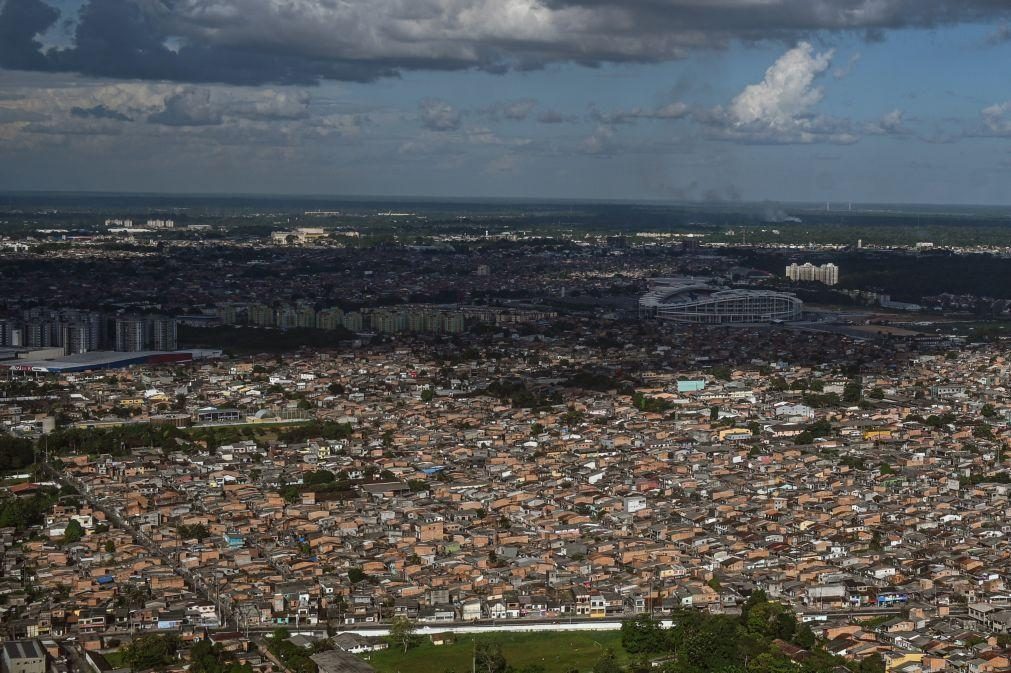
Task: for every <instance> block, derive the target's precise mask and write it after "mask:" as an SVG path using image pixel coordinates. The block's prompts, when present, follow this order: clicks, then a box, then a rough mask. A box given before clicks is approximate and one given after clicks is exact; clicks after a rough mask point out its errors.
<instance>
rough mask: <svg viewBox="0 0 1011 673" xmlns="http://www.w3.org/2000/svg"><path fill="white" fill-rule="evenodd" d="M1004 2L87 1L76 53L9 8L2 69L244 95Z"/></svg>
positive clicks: (941, 13)
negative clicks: (49, 43) (234, 88)
mask: <svg viewBox="0 0 1011 673" xmlns="http://www.w3.org/2000/svg"><path fill="white" fill-rule="evenodd" d="M1007 4H1008V3H1007V2H1006V1H1005V0H762V1H761V2H756V0H711V1H703V0H411V1H410V2H405V1H404V0H343V1H341V2H330V1H325V0H171V1H166V0H87V2H86V3H85V4H84V6H83V8H82V10H81V12H80V15H79V17H78V19H77V24H76V29H75V39H74V41H73V44H72V46H69V47H66V48H60V49H49V50H45V49H44V48H43V45H42V42H41V41H40V39H39V37H38V36H39V35H40V34H42V33H45V32H46V31H47V30H48V29H49V28H51V27H52V26H54V25H56V24H57V23H58V22H59V21H61V20H63V19H67V17H63V18H62V19H61V17H60V15H59V12H57V11H55V10H54V9H53V8H52V7H51V6H50V5H48V4H47V3H46V2H45V1H44V0H6V2H5V3H4V5H3V9H2V10H0V67H3V68H8V69H26V70H48V71H59V72H76V73H81V74H84V75H90V76H98V77H112V78H121V79H144V80H170V81H177V82H223V83H232V84H263V83H281V84H312V83H316V82H318V81H320V80H321V79H332V80H356V81H370V80H373V79H376V78H379V77H385V76H395V75H396V74H397V73H399V72H401V71H403V70H410V69H431V70H453V69H463V68H479V69H484V70H488V71H495V72H498V71H504V70H508V69H527V68H537V67H541V66H543V65H545V64H549V63H554V62H576V63H585V64H591V65H592V64H598V63H602V62H614V61H636V62H655V61H663V60H669V59H675V58H680V57H682V56H684V55H685V54H686V53H688V52H689V51H691V50H694V49H699V48H714V47H722V46H724V45H726V44H727V43H728V42H730V41H731V40H734V39H743V40H760V39H769V38H773V39H776V38H781V39H786V40H789V41H796V40H797V39H799V38H802V37H803V36H806V35H809V34H812V33H814V32H818V31H840V30H849V31H868V32H869V33H874V32H875V31H882V30H886V29H890V28H898V27H903V26H929V25H939V24H945V23H955V22H960V21H975V20H993V21H1002V20H1004V19H1005V18H1007V17H1008V16H1009V15H1011V10H1009V8H1008V6H1007Z"/></svg>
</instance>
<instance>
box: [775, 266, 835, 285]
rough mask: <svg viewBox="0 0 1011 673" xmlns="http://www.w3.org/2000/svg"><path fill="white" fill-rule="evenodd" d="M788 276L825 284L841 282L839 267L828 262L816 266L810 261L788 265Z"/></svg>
mask: <svg viewBox="0 0 1011 673" xmlns="http://www.w3.org/2000/svg"><path fill="white" fill-rule="evenodd" d="M786 277H787V278H789V279H790V280H792V281H815V282H818V283H824V284H825V285H836V284H837V283H838V282H839V267H838V266H836V265H835V264H832V263H828V264H822V265H821V266H815V265H814V264H811V263H810V262H807V263H805V264H797V263H794V264H791V265H790V266H788V267H786Z"/></svg>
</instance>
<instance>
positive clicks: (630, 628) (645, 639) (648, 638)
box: [621, 615, 667, 654]
mask: <svg viewBox="0 0 1011 673" xmlns="http://www.w3.org/2000/svg"><path fill="white" fill-rule="evenodd" d="M621 646H622V647H623V648H624V649H625V651H626V652H628V653H630V654H655V653H657V652H663V651H665V650H666V648H667V639H666V637H665V635H664V630H663V629H662V628H661V627H660V625H659V624H658V623H657V622H656V621H654V620H653V619H651V618H650V616H649V615H639V616H638V617H636V618H635V619H626V620H625V621H624V622H622V623H621Z"/></svg>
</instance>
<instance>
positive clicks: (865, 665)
mask: <svg viewBox="0 0 1011 673" xmlns="http://www.w3.org/2000/svg"><path fill="white" fill-rule="evenodd" d="M860 673H885V660H884V658H883V657H882V656H881V655H880V654H872V655H871V656H869V657H866V658H864V659H863V660H862V661H861V662H860Z"/></svg>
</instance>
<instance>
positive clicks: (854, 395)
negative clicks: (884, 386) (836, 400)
mask: <svg viewBox="0 0 1011 673" xmlns="http://www.w3.org/2000/svg"><path fill="white" fill-rule="evenodd" d="M862 394H863V386H861V385H860V382H859V381H850V382H849V383H847V384H846V385H845V386H844V387H843V395H842V401H843V402H845V403H846V404H856V403H857V402H859V401H860V397H861V396H862Z"/></svg>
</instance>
